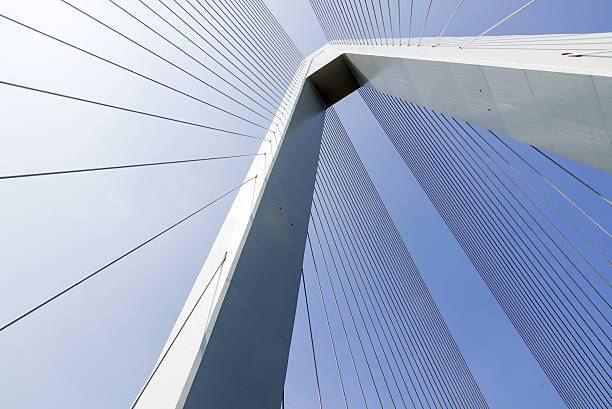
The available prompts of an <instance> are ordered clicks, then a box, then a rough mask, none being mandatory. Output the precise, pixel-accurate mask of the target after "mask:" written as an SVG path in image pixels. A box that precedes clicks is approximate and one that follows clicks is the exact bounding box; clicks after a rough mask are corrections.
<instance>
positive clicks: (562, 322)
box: [504, 217, 598, 370]
mask: <svg viewBox="0 0 612 409" xmlns="http://www.w3.org/2000/svg"><path fill="white" fill-rule="evenodd" d="M504 219H505V217H504ZM515 222H516V221H515ZM511 228H512V227H511ZM512 230H513V231H514V228H512ZM515 233H516V231H515ZM531 255H532V256H533V253H531ZM538 263H539V260H538ZM540 266H541V264H540ZM532 267H533V268H536V267H535V265H533V264H532ZM541 267H542V266H541ZM527 271H529V270H527ZM536 271H538V270H537V269H536ZM535 279H536V280H537V281H538V283H539V284H541V282H539V280H538V279H537V277H536V278H535ZM538 283H534V284H535V285H536V289H538V287H537V285H538ZM538 291H540V290H538ZM544 291H545V293H546V294H547V295H549V297H550V294H549V293H548V291H547V290H544ZM540 295H542V294H540ZM552 302H553V303H554V305H555V306H556V307H557V308H558V305H557V304H556V302H555V301H554V300H552ZM545 308H546V307H545ZM551 308H553V307H552V306H551ZM561 313H562V315H563V316H565V314H564V313H563V312H562V311H561ZM557 317H558V316H557ZM559 320H560V322H561V324H562V325H563V326H564V327H565V324H564V321H563V320H562V319H561V318H559ZM555 322H557V323H558V321H557V320H555ZM553 328H554V326H553ZM566 329H567V328H566ZM578 335H579V334H578ZM572 338H573V336H572ZM579 338H580V339H581V340H582V341H583V342H584V340H583V339H582V338H581V337H580V335H579ZM574 342H575V338H574ZM579 348H580V349H581V350H582V347H580V346H579ZM570 351H571V350H570ZM586 358H587V359H588V360H589V361H590V362H591V364H592V361H591V360H590V357H589V356H588V354H587V355H586ZM596 369H597V370H598V368H597V367H596Z"/></svg>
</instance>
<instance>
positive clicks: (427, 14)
mask: <svg viewBox="0 0 612 409" xmlns="http://www.w3.org/2000/svg"><path fill="white" fill-rule="evenodd" d="M432 1H433V0H429V5H428V6H427V13H426V14H425V20H423V29H422V30H421V38H419V43H418V44H417V47H418V46H420V45H421V42H422V41H423V35H424V34H425V25H426V24H427V19H428V18H429V11H430V9H431V3H432Z"/></svg>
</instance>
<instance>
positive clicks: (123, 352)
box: [0, 0, 612, 409]
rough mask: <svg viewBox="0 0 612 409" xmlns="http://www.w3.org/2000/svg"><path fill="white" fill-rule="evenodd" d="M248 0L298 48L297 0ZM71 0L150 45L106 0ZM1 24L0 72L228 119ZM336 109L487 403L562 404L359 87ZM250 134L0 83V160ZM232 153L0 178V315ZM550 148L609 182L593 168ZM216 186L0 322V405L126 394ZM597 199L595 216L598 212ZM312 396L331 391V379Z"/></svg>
mask: <svg viewBox="0 0 612 409" xmlns="http://www.w3.org/2000/svg"><path fill="white" fill-rule="evenodd" d="M264 1H265V2H266V4H268V6H269V7H270V10H271V11H272V12H273V13H274V14H275V16H276V17H277V19H278V20H279V22H280V23H281V24H282V25H283V27H284V28H285V29H286V30H287V32H288V34H289V35H290V37H291V38H292V39H293V40H294V42H295V43H296V44H297V46H298V47H299V48H300V50H301V51H302V53H303V54H304V55H308V54H310V53H311V52H313V51H315V50H316V49H318V48H319V47H320V46H321V45H322V44H323V43H324V41H325V40H324V37H323V35H322V32H321V30H320V28H319V26H318V23H317V22H316V20H315V18H314V14H313V13H312V10H311V9H310V6H309V4H308V2H307V0H295V1H287V0H264ZM524 2H525V1H523V0H508V1H503V2H499V1H497V2H496V1H493V0H474V1H470V0H466V2H465V4H464V5H463V6H462V7H463V9H462V11H461V12H460V13H459V14H458V15H457V18H456V20H455V21H454V22H453V24H452V25H451V26H450V27H449V29H448V32H447V34H448V35H474V34H477V33H478V32H480V31H482V30H483V29H484V28H486V27H488V26H489V25H491V24H493V23H495V22H496V21H497V20H498V19H499V18H502V17H504V16H505V15H507V14H508V13H509V12H511V11H513V10H514V9H516V8H518V7H519V6H521V5H522V4H523V3H524ZM74 3H75V4H79V5H80V6H82V7H83V8H85V9H87V10H89V11H91V12H92V14H94V15H96V16H100V17H102V18H105V19H107V20H109V21H113V22H116V24H118V26H120V27H122V28H123V29H125V30H126V31H129V32H130V34H131V35H133V36H135V37H137V38H142V39H143V41H147V44H151V45H153V46H160V45H159V42H157V41H156V40H154V39H153V38H152V37H151V36H150V35H148V34H147V33H146V32H145V31H144V30H141V29H138V28H135V27H134V26H133V25H130V24H129V21H128V20H127V19H125V18H123V17H121V16H120V15H119V14H118V13H117V11H116V10H115V9H113V8H111V7H110V6H108V3H107V2H106V1H96V2H92V1H88V0H79V1H76V0H75V1H74ZM121 3H122V4H126V5H128V6H130V7H132V6H134V4H135V3H136V2H135V1H134V0H123V1H121ZM434 4H436V7H435V8H433V9H432V14H431V16H430V20H429V23H428V27H427V29H426V31H425V33H426V35H437V34H438V32H439V30H440V28H441V27H442V26H443V25H444V23H445V21H446V19H447V18H448V16H449V14H450V13H451V12H452V10H453V9H454V7H455V6H456V1H455V0H434ZM134 7H136V6H134ZM425 7H426V1H425V0H419V1H415V21H422V15H423V14H424V11H425ZM0 14H5V15H7V16H10V17H12V18H16V19H19V20H20V21H23V22H26V23H28V24H31V25H33V26H35V27H37V28H40V29H43V30H45V31H48V32H50V33H53V34H55V35H57V36H59V37H61V38H65V39H69V40H70V41H74V42H76V43H78V44H80V45H82V46H83V47H86V48H90V49H92V50H96V51H97V52H100V53H101V54H104V55H108V56H109V57H112V58H114V59H116V60H118V61H122V62H123V63H125V64H131V65H133V66H137V67H140V68H141V69H142V70H146V71H147V72H148V73H150V74H151V75H154V76H156V77H158V78H164V79H167V80H168V81H175V83H176V84H179V85H181V86H184V87H186V88H189V87H194V83H193V81H189V80H187V79H183V78H180V79H177V78H176V77H174V76H172V75H171V73H170V71H169V70H168V68H167V67H166V66H164V65H163V64H160V63H159V62H158V61H154V60H152V59H150V58H148V56H146V55H145V54H143V53H141V52H136V51H134V49H133V48H132V47H131V46H130V45H129V44H126V43H125V42H122V41H120V40H119V39H117V38H115V37H114V36H112V35H110V34H108V33H106V32H104V31H102V30H100V29H98V28H97V27H95V26H94V25H93V24H92V23H91V22H89V21H87V20H85V19H83V18H82V17H80V16H78V15H76V14H75V12H74V11H73V10H71V9H70V8H69V7H67V6H66V5H64V4H62V3H61V2H60V1H59V0H28V1H23V0H0ZM414 31H417V30H416V29H415V30H414ZM604 31H605V32H611V31H612V3H611V2H610V1H608V0H596V1H589V2H577V1H570V0H567V1H565V0H564V1H551V0H538V1H537V2H536V3H534V5H533V6H531V7H530V8H528V9H526V10H525V11H524V13H521V14H519V15H517V16H516V18H513V19H512V20H510V21H509V22H508V23H507V24H504V25H502V26H500V27H499V29H498V30H496V31H495V32H493V33H491V34H538V33H584V32H604ZM0 39H1V40H0V52H1V55H2V58H1V59H0V81H14V82H19V83H23V84H27V85H32V86H39V87H42V88H47V89H52V90H57V91H61V92H66V93H72V94H76V95H81V96H85V97H92V98H96V99H100V100H106V101H113V102H117V103H121V104H122V105H125V106H134V107H138V108H140V109H144V110H149V111H154V112H164V113H166V114H168V115H175V116H178V117H181V118H190V119H193V120H203V119H205V120H206V121H207V122H209V123H214V124H218V125H220V126H227V127H239V126H241V125H237V124H236V123H235V121H231V120H228V119H227V118H224V117H222V116H220V115H218V114H217V113H215V112H213V111H211V110H202V108H201V107H200V106H196V105H194V104H193V103H192V102H190V101H185V99H183V98H181V97H179V96H177V95H175V94H171V93H168V92H165V91H164V90H160V89H158V88H154V87H152V86H151V85H150V84H148V83H144V82H139V81H136V80H134V79H133V78H132V77H128V76H127V75H126V74H125V73H121V72H118V71H117V70H115V69H113V68H112V67H108V66H105V65H101V64H98V63H96V62H94V61H92V60H91V59H90V58H88V57H86V56H82V55H77V54H76V53H74V52H73V51H71V50H69V49H66V48H65V47H62V46H60V45H57V44H54V43H52V42H50V41H48V40H44V39H41V38H40V37H39V36H37V35H35V34H33V33H30V32H28V31H25V30H24V29H22V28H19V27H17V26H15V25H14V24H12V23H9V22H7V21H5V20H0ZM160 47H161V49H162V50H164V51H169V49H168V48H167V47H164V46H160ZM177 58H178V57H177ZM186 64H187V62H186ZM336 109H337V112H338V113H339V115H340V118H341V119H342V120H343V122H344V125H345V127H346V129H347V131H348V133H349V135H350V136H351V138H352V140H353V142H354V143H355V145H356V148H357V150H358V151H359V153H360V155H361V156H362V158H363V160H364V162H365V164H366V166H367V168H368V171H369V172H370V174H371V175H372V178H373V179H374V181H375V183H376V185H377V188H379V191H380V193H381V196H382V198H383V200H384V201H385V204H386V205H387V206H388V208H389V210H390V213H391V215H392V217H393V219H394V221H395V223H396V225H397V227H398V229H399V231H400V232H401V234H402V237H403V239H404V241H405V242H406V245H407V248H408V250H409V251H410V252H411V254H412V256H413V258H414V260H415V263H416V264H417V266H418V267H419V270H420V272H421V274H422V275H423V277H424V280H425V282H426V283H427V284H428V287H429V289H430V291H431V292H432V295H433V297H434V299H435V301H436V303H437V305H438V306H439V308H440V310H441V312H442V315H443V317H444V318H445V320H446V322H447V324H448V326H449V328H450V330H451V332H452V334H453V336H454V337H455V339H456V341H457V343H458V345H459V347H460V348H461V350H462V352H463V353H464V356H465V357H466V360H467V363H468V365H469V366H470V369H471V370H472V373H473V374H474V376H475V378H476V381H477V382H478V383H479V385H480V386H481V388H482V390H483V393H484V395H485V398H486V399H487V401H488V403H489V405H490V407H491V408H508V409H509V408H517V407H521V408H562V407H564V406H563V402H562V401H561V400H560V398H559V397H558V395H557V393H556V391H555V390H554V389H553V387H552V386H551V384H550V382H549V381H548V379H547V378H546V376H545V375H544V373H543V372H542V370H541V369H540V368H539V366H538V364H537V362H536V361H535V360H534V359H533V357H532V356H531V354H530V352H529V350H528V349H527V348H526V347H525V345H524V344H523V343H522V341H521V340H520V337H519V336H518V334H517V333H516V331H515V330H514V328H513V327H512V326H511V325H510V323H509V321H508V319H507V318H506V316H505V314H504V313H503V311H502V310H501V309H500V307H499V305H498V304H497V303H496V301H495V299H494V298H493V297H492V295H491V294H490V292H489V291H488V290H487V289H486V287H485V285H484V283H483V281H482V280H481V279H480V277H479V276H478V274H477V273H476V271H475V270H474V267H473V266H472V265H471V263H470V262H469V260H468V259H467V257H466V256H465V254H464V253H463V250H462V249H461V248H460V247H459V246H458V244H457V243H456V241H455V240H454V238H453V236H452V235H451V233H450V232H449V230H448V229H447V228H446V226H445V225H444V223H443V222H442V220H441V218H440V217H439V215H438V214H437V212H436V211H435V209H434V208H433V206H432V205H431V203H430V202H429V199H427V197H426V196H425V194H424V192H423V191H422V189H421V188H420V186H419V185H418V183H417V182H416V180H415V179H414V177H413V176H412V175H411V173H410V171H409V170H408V168H407V167H406V166H405V164H404V163H403V162H402V160H401V158H400V157H399V155H398V154H397V152H396V151H395V148H394V147H393V146H392V145H391V144H390V142H389V140H388V138H387V137H386V136H385V135H384V133H383V132H382V130H381V128H380V127H379V126H378V124H377V123H376V121H375V119H374V118H373V116H372V115H371V113H370V112H369V110H368V109H367V107H366V106H365V104H364V103H363V101H362V100H361V97H359V95H358V94H353V95H351V96H349V97H347V98H346V99H345V100H344V101H342V102H341V103H339V104H338V105H337V108H336ZM245 129H246V128H245ZM258 146H259V145H258V142H257V141H253V140H246V139H237V138H220V137H219V135H215V134H213V133H206V132H202V131H200V130H194V129H190V128H185V127H179V126H177V125H175V124H167V123H162V122H159V121H152V120H149V119H143V118H138V119H134V117H133V116H131V115H130V114H128V113H118V112H111V111H105V110H101V109H99V108H94V107H90V106H84V105H79V104H77V103H74V102H69V101H64V100H58V99H56V98H54V97H52V96H41V95H36V94H32V93H28V92H26V91H23V90H17V89H12V88H7V87H5V86H2V85H0V175H6V174H13V173H20V172H31V171H42V170H49V169H68V168H76V167H82V166H102V165H107V164H122V163H135V162H147V161H157V160H172V159H185V158H191V157H198V156H215V155H224V154H236V153H253V152H256V151H257V149H258ZM249 163H250V160H249V159H248V158H247V159H232V160H229V161H218V162H206V163H198V164H186V165H173V166H168V167H159V168H147V169H130V170H119V171H113V172H105V173H96V174H78V175H63V176H50V177H41V178H32V179H28V180H0V199H1V200H0V325H1V324H3V323H5V322H7V321H9V320H11V319H12V318H14V317H15V316H17V315H19V314H20V313H22V312H23V311H24V310H26V309H27V308H29V307H30V306H32V305H34V304H36V303H37V302H39V301H40V300H41V299H44V298H45V297H47V296H49V295H50V294H52V293H54V292H56V291H58V290H59V289H62V288H63V287H65V286H66V285H68V284H70V283H72V282H74V281H75V280H77V279H79V278H81V277H82V276H84V275H86V274H88V273H89V272H91V271H93V270H95V269H96V268H98V267H99V266H101V265H103V264H104V263H106V262H108V261H109V260H111V259H113V258H114V257H116V256H117V255H119V254H121V253H122V252H124V251H125V250H126V249H128V248H130V247H132V246H133V245H134V244H135V243H139V242H141V241H142V240H144V239H146V238H148V237H150V236H151V235H153V234H155V233H157V232H158V231H159V230H160V229H162V228H164V227H166V226H168V225H169V224H172V223H173V222H175V221H176V220H178V219H179V218H181V217H183V216H184V215H186V214H188V213H189V212H191V211H192V210H193V209H195V208H197V207H199V206H200V205H201V204H202V203H204V202H206V201H208V200H211V199H212V198H214V197H216V196H217V195H219V194H220V193H222V192H224V191H226V190H227V189H228V188H229V187H233V186H234V185H236V184H237V183H239V182H240V181H241V179H242V177H243V176H244V174H245V172H246V170H247V169H248V166H249ZM564 163H566V164H567V165H568V166H569V167H571V169H572V170H573V171H575V172H576V173H577V174H579V175H580V176H581V177H584V179H585V180H587V181H588V182H589V183H592V184H593V185H594V186H595V187H596V188H597V189H599V190H600V191H602V192H603V193H604V194H607V195H608V197H610V196H612V179H611V176H610V175H609V174H606V173H604V172H601V171H597V170H594V169H588V168H586V167H584V166H582V165H579V164H573V163H569V161H566V162H564ZM228 199H229V200H225V201H223V202H221V203H219V204H218V206H214V207H211V208H210V209H208V210H207V211H206V213H204V214H202V215H200V216H199V217H197V218H194V219H193V220H190V221H189V223H185V224H184V225H181V226H180V227H179V228H177V229H175V230H173V231H172V232H171V233H169V234H167V235H165V236H164V237H163V238H162V239H160V240H157V241H154V242H152V243H150V244H149V245H148V246H146V247H144V248H142V249H141V250H139V251H138V252H137V253H134V254H132V255H130V257H128V258H126V259H125V260H122V262H121V263H118V264H117V265H115V266H113V267H112V268H109V269H108V271H105V273H104V274H103V275H101V276H99V277H97V278H96V279H95V280H92V281H91V282H89V283H87V284H86V285H84V286H82V287H79V288H77V289H76V290H75V291H73V292H71V293H70V294H68V295H67V296H65V297H63V298H62V299H60V300H58V301H57V302H54V303H52V304H50V305H48V306H47V307H45V308H44V309H41V310H40V311H38V312H36V313H35V314H33V315H32V316H30V317H28V318H27V319H25V320H23V321H22V322H20V323H19V324H17V325H15V326H14V327H11V328H9V329H8V330H7V331H4V332H2V333H0V408H11V409H12V408H15V409H26V408H27V409H38V408H62V409H72V408H84V407H86V408H92V409H98V408H100V409H102V408H125V407H129V405H130V404H131V402H132V400H133V398H134V397H135V395H136V393H137V392H138V390H139V389H140V388H141V386H142V384H143V382H144V380H145V379H146V377H147V376H148V375H149V373H150V371H151V369H152V366H153V364H154V362H155V361H156V360H157V357H158V355H159V352H160V350H161V347H162V345H163V344H164V342H165V340H166V337H167V336H168V333H169V331H170V328H171V327H172V326H173V325H174V321H175V319H176V317H177V315H178V312H179V311H180V309H181V308H182V305H183V302H184V300H185V298H186V296H187V293H188V291H189V289H190V287H191V285H192V283H193V281H194V280H195V277H196V275H197V273H198V272H199V270H200V268H201V265H202V262H203V260H204V259H205V257H206V255H207V252H208V249H209V248H210V246H211V243H212V241H213V240H214V237H215V235H216V232H217V230H218V229H219V228H220V226H221V223H222V221H223V218H224V216H225V213H226V212H227V210H228V208H229V206H230V204H231V198H228ZM597 215H598V216H599V217H601V218H604V219H605V218H606V217H607V218H608V220H609V219H610V218H609V216H608V214H607V213H604V212H600V213H598V214H597ZM440 254H444V257H439V255H440ZM298 304H299V305H298V314H297V317H296V327H295V333H294V340H297V341H294V342H295V347H292V352H291V360H290V364H289V370H288V381H287V392H286V396H287V401H286V407H287V408H289V409H291V408H300V409H302V408H310V407H312V408H315V407H317V403H316V401H315V400H314V399H315V393H316V392H315V390H314V389H313V387H314V384H313V375H312V372H311V371H312V361H311V359H312V358H311V356H310V355H309V350H308V344H307V334H306V328H305V321H304V315H303V298H302V296H300V300H299V303H298ZM332 375H334V374H333V373H332V374H329V375H328V376H332ZM329 399H330V406H329V407H333V405H332V404H331V402H334V399H336V397H332V396H331V394H330V397H329Z"/></svg>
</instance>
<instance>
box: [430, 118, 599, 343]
mask: <svg viewBox="0 0 612 409" xmlns="http://www.w3.org/2000/svg"><path fill="white" fill-rule="evenodd" d="M436 115H438V114H436ZM444 119H445V120H446V121H447V122H448V119H447V118H444ZM453 120H454V122H455V123H456V124H457V125H458V126H459V128H461V130H462V131H463V133H465V134H467V135H469V133H467V131H466V130H465V129H464V128H463V127H462V126H461V124H459V123H458V122H457V120H456V119H454V118H453ZM448 123H449V124H450V125H451V126H452V127H453V128H454V126H453V125H452V124H451V123H450V122H448ZM454 129H455V131H456V132H457V134H458V135H459V136H461V137H462V139H463V140H464V141H465V138H463V136H462V135H461V134H460V133H459V132H458V131H457V129H456V128H454ZM465 143H466V145H468V146H469V147H470V149H471V150H472V151H473V152H474V150H473V148H472V147H471V145H470V144H468V143H467V141H465ZM474 153H476V152H474ZM485 153H486V152H485ZM476 155H477V156H479V155H478V154H477V153H476ZM479 159H480V160H481V161H482V158H481V157H480V156H479ZM493 162H494V164H495V165H496V166H497V167H498V168H499V169H500V170H501V171H502V173H503V174H504V176H506V178H507V179H508V180H510V182H512V183H513V181H512V179H511V178H510V177H509V176H508V174H507V173H505V172H504V171H503V169H501V167H500V166H499V164H498V163H497V162H495V161H493ZM482 163H483V164H484V165H485V166H486V167H487V168H488V169H489V171H490V172H491V174H492V175H493V176H494V177H495V178H496V179H497V180H498V181H499V182H500V183H501V184H502V185H503V186H504V189H505V190H506V191H507V192H508V194H510V196H511V197H512V198H513V199H514V200H515V201H516V203H517V204H518V205H519V206H520V207H521V208H522V209H523V211H524V212H525V213H526V214H528V215H529V217H530V218H531V220H532V221H533V222H534V224H535V225H537V226H538V227H539V229H540V230H541V231H542V232H543V233H544V234H545V235H546V236H547V237H548V239H549V240H550V241H551V242H552V243H553V244H554V245H555V246H556V247H557V250H558V251H559V252H561V253H562V254H564V256H565V258H566V260H567V261H568V262H569V263H570V264H572V266H573V267H574V268H575V269H576V271H577V272H578V273H580V274H581V275H582V276H583V278H584V279H585V281H586V282H587V283H589V285H590V286H591V288H592V289H593V290H594V291H595V292H596V293H597V294H598V295H599V296H600V298H601V299H602V301H603V302H605V303H606V304H607V306H608V308H610V305H609V304H608V303H607V301H606V300H605V298H604V297H603V296H602V295H601V293H599V291H598V290H597V288H595V287H594V286H593V285H592V284H591V283H590V281H589V280H588V278H587V277H585V276H584V275H583V274H582V272H581V271H580V269H578V267H577V266H576V265H575V264H574V263H573V261H572V259H571V258H569V257H568V256H567V254H566V253H565V252H564V251H563V250H562V249H561V248H560V247H559V246H558V245H557V244H556V242H555V241H554V240H553V239H552V237H550V235H549V234H548V232H547V231H546V230H545V229H544V228H543V227H542V226H541V224H540V223H539V222H538V221H537V220H536V219H535V218H534V217H533V215H532V214H531V213H530V212H529V211H528V210H527V209H526V208H525V206H523V204H522V201H521V200H519V199H518V198H517V197H516V196H515V195H514V193H513V192H512V191H511V190H510V189H509V188H508V186H507V185H506V184H505V183H504V182H502V181H501V180H500V179H499V177H498V176H497V175H496V174H495V173H494V172H493V171H492V169H491V168H490V166H489V165H487V164H486V162H484V161H482ZM513 184H514V183H513ZM514 186H515V187H516V188H517V189H519V191H521V189H520V187H519V186H518V185H516V184H514ZM500 193H501V192H500ZM501 194H502V195H503V193H501ZM524 196H525V197H526V198H528V199H529V197H528V196H526V195H524ZM508 203H510V202H508ZM532 204H533V205H534V207H536V205H535V203H532ZM510 205H511V206H512V204H511V203H510ZM513 208H514V206H513ZM515 212H516V213H517V214H518V215H519V217H520V218H521V220H522V221H523V223H524V224H525V225H526V226H527V227H528V228H529V229H530V230H531V231H532V233H533V234H534V235H535V236H536V237H537V238H538V240H539V241H540V243H541V244H542V245H543V246H544V248H545V249H546V250H547V251H548V253H550V254H551V256H552V257H553V258H554V259H555V261H556V262H557V264H559V265H560V266H561V268H562V269H563V270H564V271H565V273H566V274H567V276H568V277H569V278H570V280H572V282H573V283H574V285H576V287H577V288H578V289H580V291H581V292H582V294H583V295H584V297H585V298H586V299H588V300H589V302H590V303H591V305H592V306H593V308H595V309H596V310H597V311H598V312H599V313H600V315H601V316H602V318H603V319H604V320H605V321H606V322H607V324H608V325H611V324H610V322H609V321H608V320H607V318H606V317H605V315H604V314H603V313H602V312H601V310H599V308H598V307H597V305H596V304H595V303H594V302H593V301H592V300H591V299H590V297H589V296H588V294H586V293H585V292H584V290H583V289H582V287H581V286H580V285H579V284H578V282H576V281H575V280H574V278H573V276H572V275H571V274H570V273H569V272H568V271H567V270H566V269H565V267H564V266H563V264H562V263H561V262H560V261H559V260H558V258H557V257H556V256H555V255H554V253H553V252H552V251H551V250H550V248H549V247H548V246H547V245H546V243H545V242H544V241H543V240H541V238H540V237H539V236H538V235H537V233H536V232H535V231H534V230H533V229H532V227H531V225H530V223H528V222H526V221H525V220H524V219H523V218H522V216H520V213H519V212H518V211H516V210H515ZM537 248H538V247H537V246H536V249H537ZM549 266H550V267H551V268H552V269H553V271H555V273H556V274H557V272H556V269H554V267H553V266H552V265H551V264H550V263H549ZM558 277H559V279H560V280H561V281H562V282H563V283H564V284H565V286H566V288H568V290H569V291H570V292H571V293H572V295H574V297H575V298H576V300H577V301H578V303H580V305H581V306H583V305H582V302H581V301H580V299H579V298H578V297H577V296H575V294H574V293H573V291H572V290H571V288H570V287H569V286H568V285H567V284H566V283H565V280H563V278H562V277H560V276H558ZM583 309H584V310H585V312H586V313H587V314H588V315H589V316H590V317H591V318H592V319H593V321H595V323H596V325H597V326H598V327H599V328H600V329H601V331H602V332H603V333H604V334H605V333H606V331H604V330H603V329H602V328H601V327H600V326H599V324H598V323H597V321H596V320H595V319H594V318H593V317H592V316H591V314H590V312H589V310H588V309H587V308H586V307H584V306H583ZM608 340H610V338H609V337H608Z"/></svg>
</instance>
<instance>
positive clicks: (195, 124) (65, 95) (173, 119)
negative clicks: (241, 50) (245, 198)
mask: <svg viewBox="0 0 612 409" xmlns="http://www.w3.org/2000/svg"><path fill="white" fill-rule="evenodd" d="M0 85H7V86H9V87H14V88H20V89H24V90H27V91H34V92H39V93H41V94H46V95H52V96H56V97H60V98H66V99H70V100H73V101H79V102H85V103H88V104H92V105H98V106H103V107H106V108H112V109H116V110H120V111H125V112H131V113H134V114H139V115H144V116H148V117H152V118H157V119H163V120H166V121H171V122H176V123H180V124H184V125H190V126H195V127H199V128H204V129H210V130H212V131H217V132H223V133H227V134H231V135H236V136H244V137H246V138H251V139H259V140H263V141H268V139H266V138H262V137H259V136H254V135H249V134H245V133H242V132H235V131H230V130H227V129H222V128H217V127H214V126H209V125H204V124H201V123H197V122H190V121H184V120H182V119H177V118H172V117H168V116H163V115H157V114H153V113H150V112H145V111H139V110H136V109H131V108H126V107H122V106H118V105H112V104H107V103H104V102H99V101H94V100H91V99H85V98H80V97H75V96H73V95H67V94H60V93H59V92H53V91H48V90H44V89H40V88H34V87H29V86H27V85H21V84H16V83H13V82H8V81H0Z"/></svg>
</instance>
